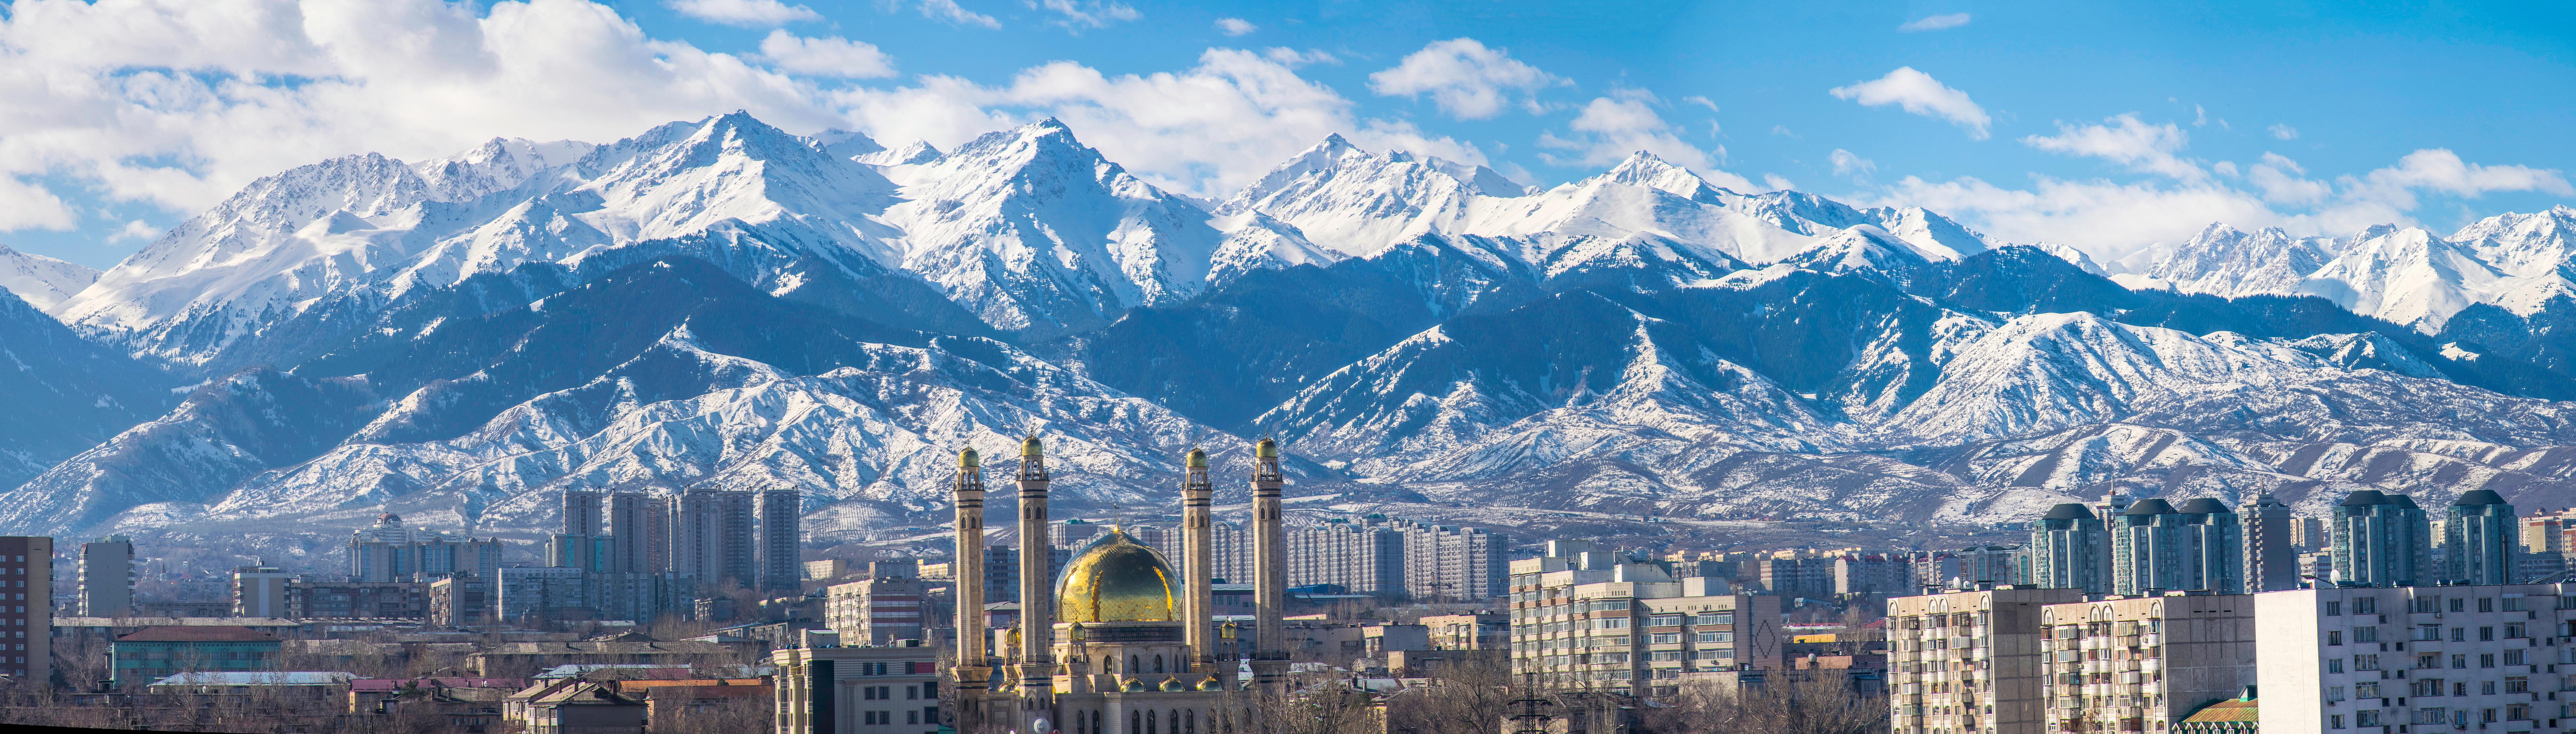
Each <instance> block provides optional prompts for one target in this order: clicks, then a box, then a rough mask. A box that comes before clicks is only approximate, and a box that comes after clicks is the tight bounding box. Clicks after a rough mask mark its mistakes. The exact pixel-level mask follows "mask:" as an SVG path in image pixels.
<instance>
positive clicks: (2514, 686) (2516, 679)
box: [2504, 675, 2531, 693]
mask: <svg viewBox="0 0 2576 734" xmlns="http://www.w3.org/2000/svg"><path fill="white" fill-rule="evenodd" d="M2504 692H2506V693H2530V692H2531V679H2530V678H2525V677H2522V676H2518V675H2517V676H2510V677H2507V678H2505V679H2504Z"/></svg>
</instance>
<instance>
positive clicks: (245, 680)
mask: <svg viewBox="0 0 2576 734" xmlns="http://www.w3.org/2000/svg"><path fill="white" fill-rule="evenodd" d="M357 677H358V674H356V673H344V672H340V671H337V670H321V671H270V670H229V671H215V672H196V673H180V674H178V675H173V676H170V677H167V678H162V679H160V680H156V681H153V682H152V685H156V686H336V685H340V684H343V683H347V682H349V681H350V680H352V679H355V678H357Z"/></svg>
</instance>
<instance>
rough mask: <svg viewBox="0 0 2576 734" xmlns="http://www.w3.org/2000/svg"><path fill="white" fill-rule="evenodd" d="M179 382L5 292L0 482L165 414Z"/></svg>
mask: <svg viewBox="0 0 2576 734" xmlns="http://www.w3.org/2000/svg"><path fill="white" fill-rule="evenodd" d="M180 384H181V383H180V382H179V381H177V380H174V379H171V378H170V377H169V376H168V375H165V374H162V373H161V372H160V371H159V370H155V369H153V368H151V367H150V366H147V365H143V364H139V363H136V362H135V361H134V360H133V359H131V358H129V357H126V356H125V355H124V354H120V353H118V352H116V351H115V350H112V349H108V348H105V347H101V346H99V345H96V344H92V343H90V342H88V341H84V340H82V339H81V338H80V336H79V335H76V334H74V333H72V331H71V330H70V329H67V328H64V327H63V325H62V324H61V323H58V322H56V321H54V319H53V317H51V316H47V315H45V313H44V312H42V311H38V310H36V308H35V307H34V306H33V305H32V304H29V303H27V302H26V301H24V300H20V299H19V298H18V297H17V295H15V294H14V293H13V292H0V405H5V406H7V409H6V411H5V414H6V418H5V419H0V486H15V485H17V484H18V483H20V482H24V481H26V480H28V479H29V478H32V477H34V476H36V475H37V474H38V473H41V472H43V471H44V470H45V469H47V468H49V467H51V466H53V465H54V464H55V463H56V462H60V461H62V460H64V459H67V458H70V457H71V456H72V455H74V454H78V453H80V452H82V451H83V450H86V449H88V448H89V447H90V446H92V445H95V444H97V443H98V442H100V441H104V440H107V439H108V438H109V437H111V436H114V435H116V434H117V432H119V431H123V430H125V429H127V428H129V427H132V426H133V425H134V424H136V423H141V422H143V421H145V420H148V419H150V418H151V417H153V416H156V415H159V414H161V412H162V411H163V410H165V409H167V408H168V407H169V405H170V404H171V403H172V402H173V398H172V396H171V395H170V388H173V387H177V386H179V385H180Z"/></svg>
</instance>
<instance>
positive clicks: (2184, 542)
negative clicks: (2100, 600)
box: [2109, 498, 2199, 595]
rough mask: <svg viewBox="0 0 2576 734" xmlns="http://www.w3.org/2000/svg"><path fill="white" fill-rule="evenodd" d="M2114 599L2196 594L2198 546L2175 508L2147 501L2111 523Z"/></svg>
mask: <svg viewBox="0 0 2576 734" xmlns="http://www.w3.org/2000/svg"><path fill="white" fill-rule="evenodd" d="M2109 524H2110V534H2111V593H2113V594H2121V595H2137V594H2162V593H2164V592H2167V591H2175V590H2182V589H2189V588H2192V587H2193V586H2194V585H2195V584H2193V578H2192V577H2193V572H2194V571H2197V570H2199V568H2198V564H2197V563H2196V561H2197V560H2198V556H2199V553H2198V551H2199V548H2198V545H2199V544H2198V543H2197V542H2195V541H2194V538H2193V534H2192V533H2191V531H2190V530H2189V529H2188V528H2185V527H2184V525H2185V518H2184V516H2183V514H2182V513H2181V512H2180V511H2177V510H2175V509H2174V506H2173V505H2172V504H2170V503H2167V502H2165V501H2164V500H2161V499H2155V498H2148V499H2146V500H2143V501H2140V502H2137V503H2135V504H2132V505H2129V507H2128V509H2126V510H2123V511H2122V512H2121V513H2120V514H2119V515H2118V516H2116V517H2112V518H2110V521H2109Z"/></svg>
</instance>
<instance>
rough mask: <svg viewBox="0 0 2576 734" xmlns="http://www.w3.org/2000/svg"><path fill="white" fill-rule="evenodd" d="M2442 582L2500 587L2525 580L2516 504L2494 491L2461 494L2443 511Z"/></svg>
mask: <svg viewBox="0 0 2576 734" xmlns="http://www.w3.org/2000/svg"><path fill="white" fill-rule="evenodd" d="M2442 519H2443V523H2442V580H2443V581H2444V582H2445V583H2452V584H2470V585H2476V586H2497V585H2502V584H2510V583H2517V582H2520V581H2522V580H2523V578H2522V576H2521V571H2522V569H2521V567H2520V562H2519V559H2517V558H2516V556H2518V555H2520V553H2519V551H2520V550H2521V548H2520V547H2519V546H2520V545H2521V544H2520V542H2519V540H2520V538H2519V537H2518V536H2519V535H2520V534H2521V530H2522V529H2521V528H2520V527H2517V525H2519V522H2518V520H2517V518H2515V517H2514V512H2513V505H2511V504H2507V503H2506V502H2505V501H2504V497H2502V496H2499V495H2497V494H2496V493H2495V490H2492V489H2472V490H2469V491H2466V492H2461V493H2460V497H2459V499H2457V500H2454V501H2452V502H2451V506H2450V507H2448V508H2444V510H2443V517H2442Z"/></svg>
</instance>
